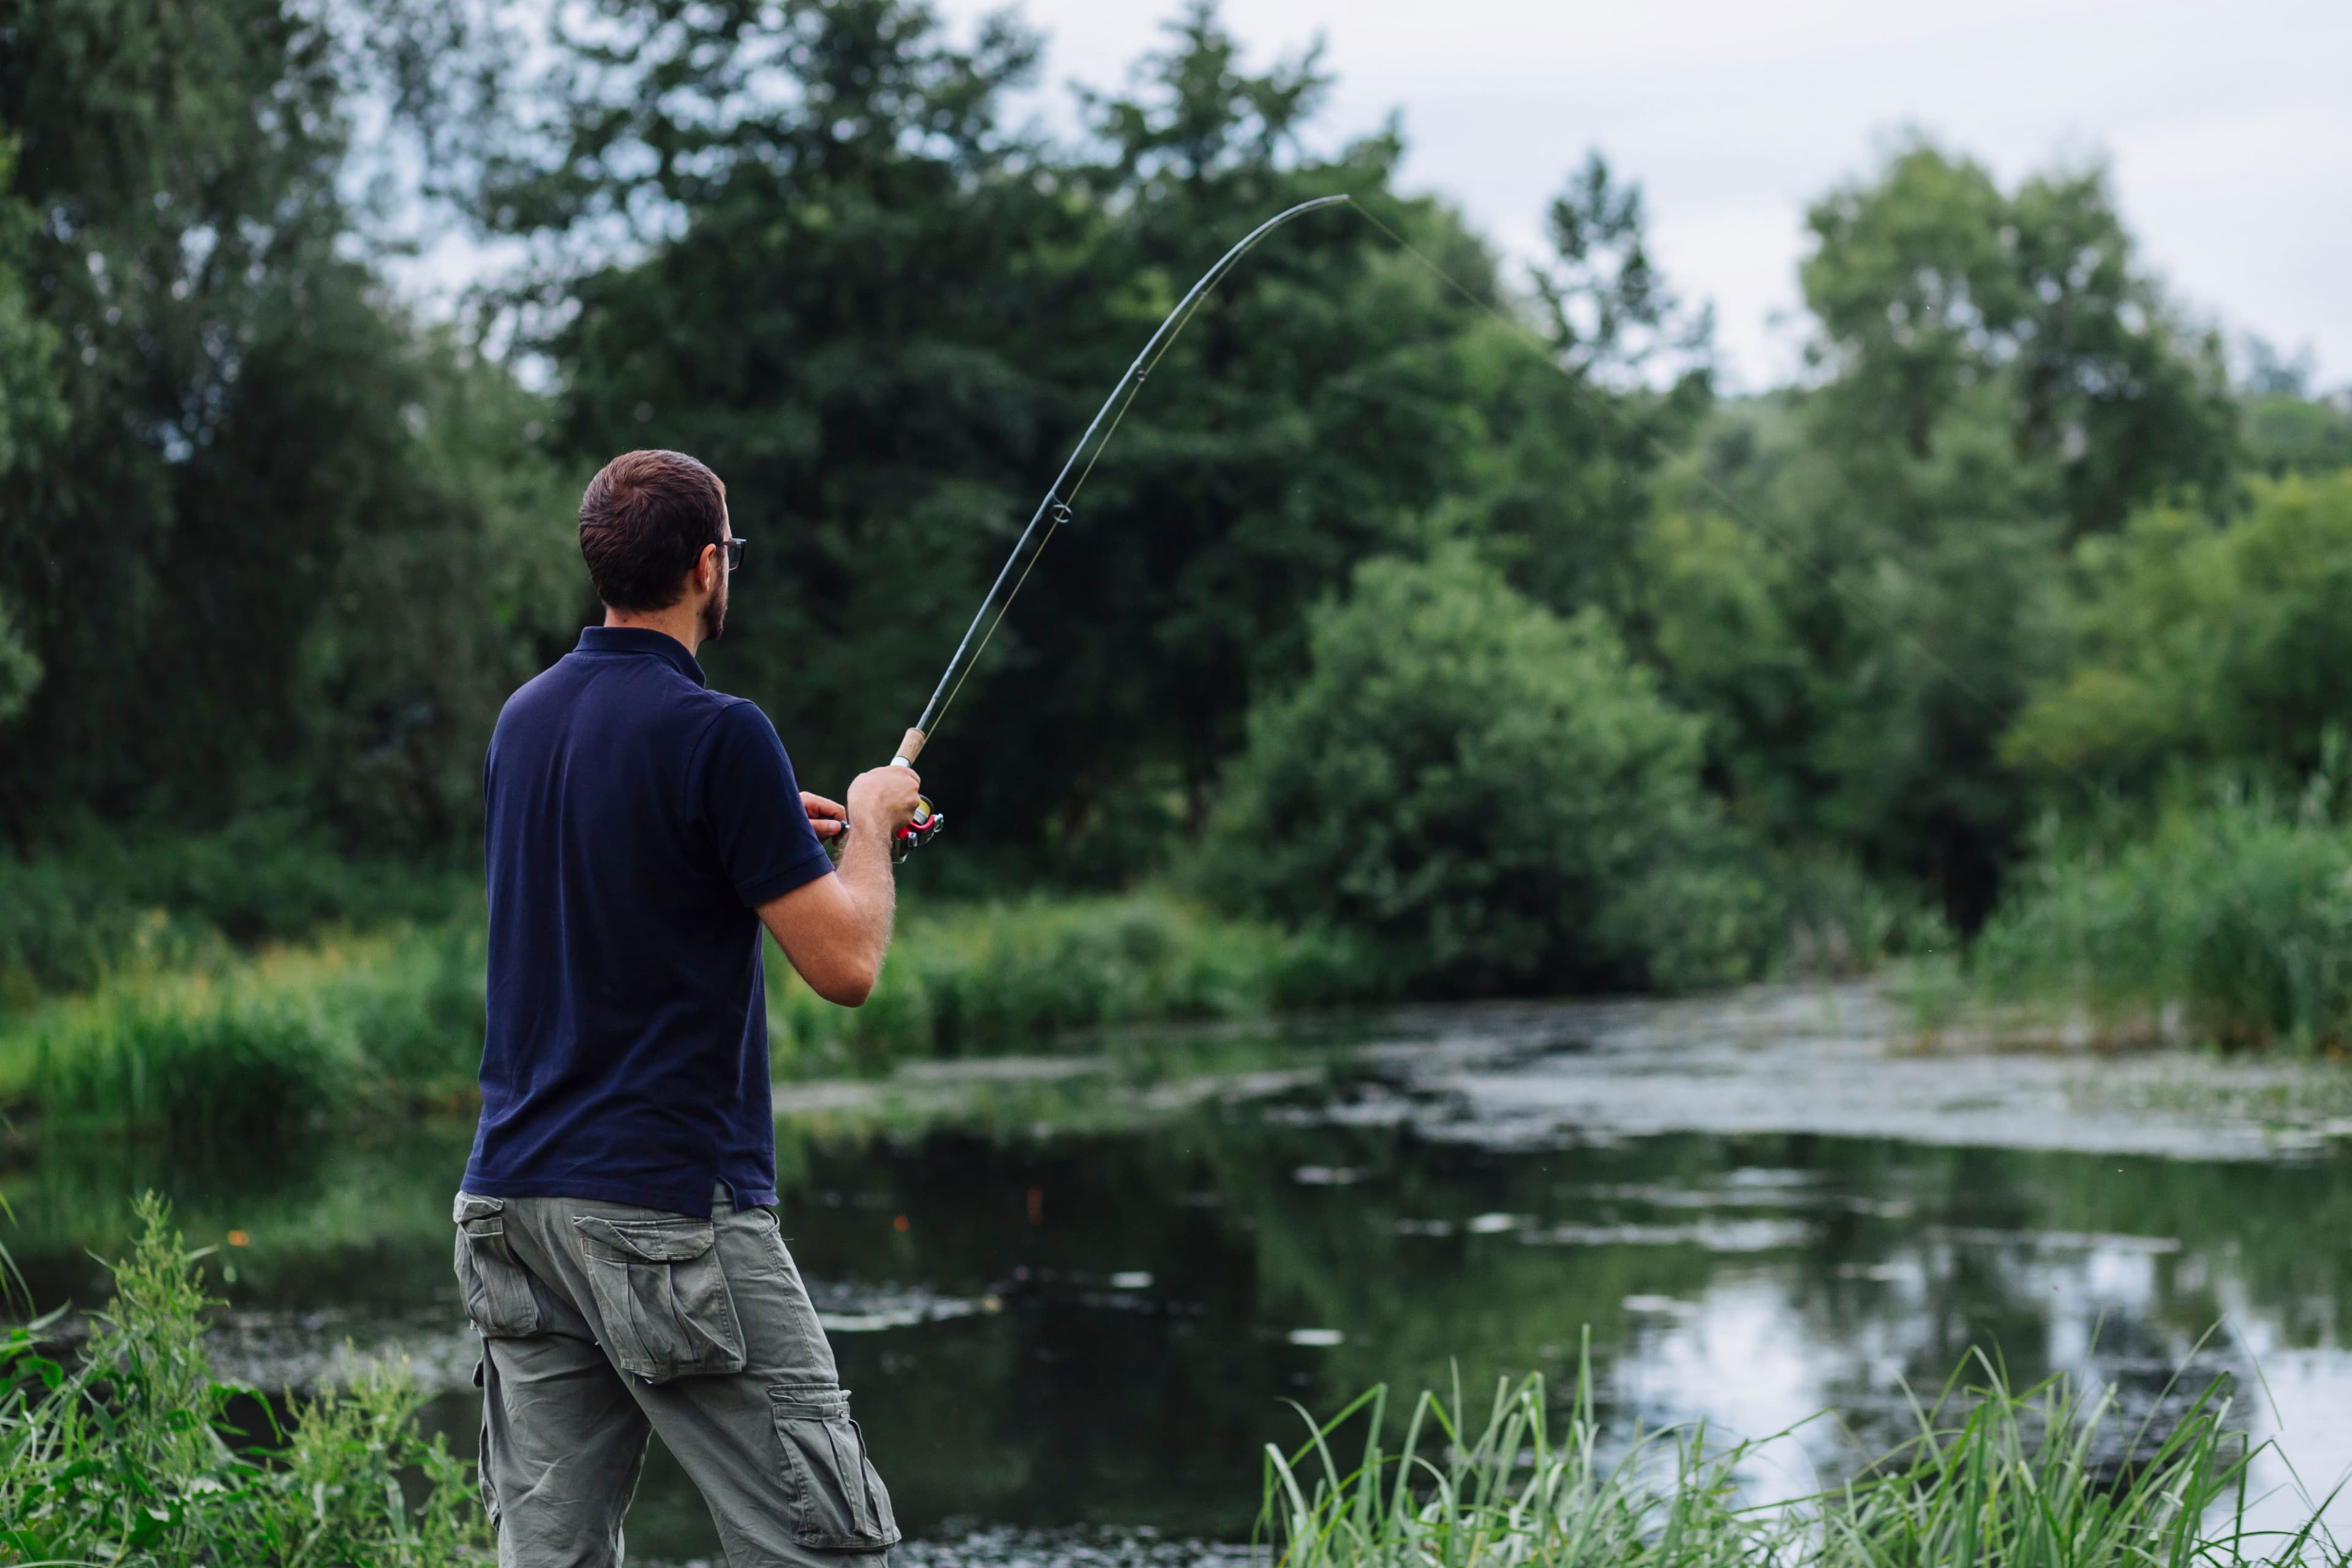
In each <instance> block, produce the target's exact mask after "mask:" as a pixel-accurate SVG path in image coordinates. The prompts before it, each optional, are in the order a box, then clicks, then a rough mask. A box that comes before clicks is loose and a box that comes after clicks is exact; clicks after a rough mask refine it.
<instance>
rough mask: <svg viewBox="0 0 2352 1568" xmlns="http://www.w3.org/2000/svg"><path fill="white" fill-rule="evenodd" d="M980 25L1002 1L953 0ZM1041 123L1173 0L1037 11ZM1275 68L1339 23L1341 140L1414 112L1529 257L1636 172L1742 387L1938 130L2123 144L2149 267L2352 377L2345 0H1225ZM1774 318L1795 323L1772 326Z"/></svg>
mask: <svg viewBox="0 0 2352 1568" xmlns="http://www.w3.org/2000/svg"><path fill="white" fill-rule="evenodd" d="M939 3H940V6H941V9H942V10H943V12H944V13H945V14H946V15H947V16H950V18H953V19H955V20H956V21H957V22H959V23H962V24H968V23H969V22H970V21H971V19H973V18H975V17H977V16H980V15H982V13H983V12H985V11H989V10H992V9H995V8H997V7H996V5H992V4H990V3H988V0H939ZM1021 9H1022V11H1023V14H1024V15H1025V16H1027V17H1028V19H1029V20H1030V21H1031V22H1032V23H1033V24H1034V25H1036V26H1040V27H1042V28H1043V29H1044V30H1045V32H1046V33H1047V35H1048V36H1049V37H1050V40H1051V44H1050V51H1051V52H1050V54H1049V56H1048V58H1047V62H1046V70H1045V87H1044V89H1042V90H1041V91H1040V93H1039V94H1038V95H1037V101H1036V104H1035V105H1034V108H1035V109H1036V110H1037V111H1038V112H1042V113H1045V114H1046V115H1047V116H1048V117H1049V119H1050V120H1052V121H1056V122H1061V123H1066V122H1067V116H1068V110H1067V108H1066V104H1067V94H1066V91H1065V90H1064V84H1066V82H1067V81H1068V80H1069V79H1073V78H1076V79H1083V80H1086V81H1087V82H1089V83H1093V84H1096V85H1100V86H1110V85H1116V84H1118V82H1120V81H1121V80H1122V79H1124V77H1125V73H1126V71H1127V68H1128V67H1129V64H1130V63H1131V62H1133V61H1134V60H1135V59H1136V58H1138V57H1139V55H1141V54H1142V53H1143V52H1144V51H1145V50H1146V49H1147V48H1149V47H1152V46H1153V44H1154V42H1155V39H1156V36H1157V27H1158V25H1159V24H1160V22H1161V21H1163V20H1164V19H1165V18H1166V17H1167V16H1169V15H1171V12H1172V11H1173V9H1174V5H1173V4H1172V0H1171V4H1167V5H1160V4H1151V3H1146V4H1138V3H1136V0H1112V3H1108V4H1106V3H1105V0H1025V3H1024V5H1022V7H1021ZM1223 14H1224V16H1225V19H1226V21H1227V23H1228V25H1229V26H1231V27H1232V28H1233V30H1234V32H1235V33H1236V34H1237V35H1238V36H1239V37H1241V38H1242V39H1243V40H1244V42H1245V43H1246V44H1248V45H1249V47H1250V49H1251V51H1252V58H1253V63H1254V64H1256V65H1263V64H1265V62H1267V61H1269V60H1271V59H1272V58H1275V57H1276V55H1277V54H1281V53H1288V52H1292V51H1295V50H1297V48H1299V47H1303V46H1304V45H1306V44H1307V42H1309V41H1310V40H1311V39H1313V38H1314V37H1317V36H1318V34H1319V35H1320V36H1321V37H1323V38H1324V40H1325V42H1326V45H1327V50H1328V52H1327V54H1326V57H1325V58H1326V64H1327V66H1328V68H1329V69H1330V70H1332V71H1333V72H1334V73H1335V74H1336V75H1337V76H1338V78H1339V82H1338V87H1337V89H1336V92H1335V95H1334V98H1333V100H1332V103H1331V107H1330V109H1329V110H1328V112H1327V114H1326V116H1325V118H1324V121H1323V127H1324V132H1325V135H1326V136H1327V137H1328V140H1329V141H1332V142H1337V141H1339V140H1341V139H1343V138H1344V137H1345V136H1346V135H1348V134H1350V133H1353V132H1360V131H1365V130H1370V129H1372V128H1374V127H1376V126H1377V125H1378V124H1379V123H1380V121H1381V117H1382V116H1383V115H1385V114H1386V113H1387V112H1388V111H1389V110H1391V109H1398V110H1402V112H1403V116H1404V128H1405V133H1406V136H1407V138H1408V140H1409V142H1410V143H1411V148H1412V151H1411V154H1410V157H1409V160H1408V162H1407V163H1406V165H1405V173H1406V183H1407V184H1408V185H1409V186H1411V187H1414V188H1425V189H1434V190H1437V191H1441V192H1443V193H1444V194H1445V195H1449V196H1451V197H1452V198H1454V200H1455V201H1456V202H1457V203H1459V204H1460V205H1462V206H1463V207H1464V208H1465V209H1466V210H1467V212H1468V213H1469V215H1470V216H1471V218H1472V219H1473V220H1474V221H1475V223H1476V224H1477V225H1478V226H1479V227H1480V228H1481V229H1483V230H1484V231H1485V232H1486V234H1488V235H1489V236H1491V237H1494V238H1496V240H1498V241H1500V242H1501V243H1503V244H1504V245H1505V246H1507V247H1511V248H1513V249H1517V250H1524V251H1526V252H1528V253H1529V254H1532V253H1533V251H1534V249H1535V247H1537V245H1538V236H1539V228H1538V225H1539V223H1540V220H1541V215H1542V212H1543V209H1544V205H1545V202H1546V200H1547V198H1548V197H1549V195H1551V193H1552V192H1553V191H1554V190H1556V189H1557V188H1558V186H1559V183H1560V181H1561V179H1562V177H1563V176H1564V175H1565V174H1566V173H1567V172H1568V171H1569V169H1570V168H1571V167H1572V166H1573V165H1575V164H1576V163H1579V162H1580V160H1581V159H1582V156H1583V153H1584V150H1585V149H1586V148H1587V147H1591V146H1598V147H1600V148H1601V150H1602V151H1603V152H1604V153H1607V154H1608V156H1609V158H1610V159H1611V161H1612V163H1614V165H1615V166H1616V167H1617V168H1618V170H1619V171H1620V172H1621V173H1622V174H1628V175H1631V176H1633V177H1635V178H1638V179H1639V180H1640V181H1641V182H1642V184H1643V186H1644V188H1645V190H1646V192H1647V195H1648V199H1649V204H1650V212H1651V219H1652V233H1653V238H1654V251H1655V253H1656V256H1657V258H1658V260H1659V261H1660V262H1661V264H1662V265H1663V266H1664V268H1665V270H1666V272H1667V274H1668V276H1669V277H1670V278H1671V279H1673V280H1674V281H1675V283H1676V285H1677V286H1678V287H1679V288H1681V289H1682V290H1683V291H1684V292H1685V295H1688V296H1692V297H1696V298H1701V299H1710V300H1714V301H1715V303H1716V306H1717V314H1718V317H1719V329H1718V330H1719V342H1720V344H1721V346H1722V348H1723V350H1724V351H1725V357H1726V360H1727V365H1728V368H1729V371H1730V377H1729V380H1730V383H1731V384H1733V385H1734V386H1738V387H1749V388H1752V387H1754V386H1757V385H1759V384H1766V383H1769V382H1771V381H1775V380H1779V379H1782V378H1784V377H1785V376H1786V375H1788V374H1790V371H1791V369H1792V368H1793V366H1794V363H1795V355H1794V350H1793V343H1794V341H1795V330H1794V325H1793V323H1790V322H1789V321H1786V320H1785V317H1786V316H1787V315H1788V313H1790V312H1791V311H1792V310H1793V307H1794V306H1795V303H1796V288H1795V281H1794V267H1795V263H1796V259H1797V257H1798V255H1799V253H1800V248H1801V238H1800V233H1799V223H1800V216H1801V212H1802V209H1803V206H1804V205H1805V203H1806V202H1807V201H1809V200H1811V198H1813V197H1814V196H1817V195H1820V194H1821V193H1822V191H1823V190H1825V189H1827V188H1828V187H1829V186H1830V185H1831V184H1833V183H1835V182H1837V181H1838V180H1840V179H1842V178H1843V177H1846V176H1848V175H1850V174H1854V173H1856V172H1858V171H1860V170H1862V169H1863V168H1864V167H1866V166H1867V165H1868V164H1869V163H1870V162H1871V161H1872V159H1873V157H1874V153H1875V152H1876V150H1877V149H1879V148H1880V147H1882V146H1883V145H1884V144H1885V141H1886V139H1887V138H1888V137H1889V136H1890V134H1892V133H1894V132H1897V131H1899V130H1900V129H1901V128H1902V127H1904V126H1906V125H1914V124H1916V125H1918V126H1921V127H1924V128H1925V129H1927V131H1929V132H1932V133H1933V134H1935V135H1936V136H1937V137H1939V138H1940V139H1942V140H1944V141H1945V142H1948V144H1949V145H1952V146H1954V147H1956V148H1959V149H1962V150H1965V151H1967V152H1969V153H1974V154H1976V155H1977V156H1978V157H1979V158H1982V159H1984V160H1986V161H1988V162H1989V163H1991V165H1992V166H1993V167H1994V169H1995V170H1996V171H1997V172H1998V173H1999V174H2000V176H2001V177H2002V178H2003V180H2004V181H2007V180H2012V179H2014V178H2015V177H2016V176H2017V175H2018V174H2021V173H2023V172H2024V171H2027V170H2029V169H2032V168H2034V167H2037V166H2039V165H2042V164H2044V163H2048V162H2050V161H2051V160H2052V159H2053V158H2055V157H2060V156H2073V157H2079V156H2081V155H2083V154H2085V153H2097V152H2104V153H2106V154H2107V155H2108V156H2109V157H2110V158H2111V159H2112V160H2113V163H2114V168H2115V173H2116V186H2117V189H2118V190H2119V191H2120V193H2121V195H2122V202H2123V208H2124V215H2125V218H2126V222H2127V223H2128V224H2129V225H2130V226H2131V228H2132V229H2133V231H2134V232H2135V233H2136V234H2137V236H2138V237H2139V239H2140V242H2141V247H2142V256H2143V259H2144V261H2145V262H2147V263H2148V264H2151V265H2153V266H2154V267H2155V268H2157V269H2158V271H2160V272H2161V273H2162V274H2163V275H2164V276H2165V277H2166V278H2167V279H2168V280H2169V282H2170V284H2171V286H2172V288H2173V289H2174V291H2175V292H2176V294H2177V295H2178V296H2179V298H2181V299H2183V300H2186V301H2187V302H2188V303H2189V305H2190V306H2191V307H2192V308H2194V309H2196V310H2199V311H2200V312H2202V313H2203V314H2205V315H2207V316H2209V317H2212V318H2218V319H2219V320H2220V321H2222V322H2223V323H2224V324H2225V325H2226V326H2228V327H2230V328H2231V329H2232V330H2233V331H2237V330H2251V331H2256V332H2259V333H2261V334H2262V335H2263V336H2264V337H2266V338H2269V339H2271V340H2272V341H2273V342H2275V343H2276V344H2277V345H2278V346H2279V347H2280V348H2282V349H2283V350H2285V351H2288V352H2290V353H2292V352H2293V351H2294V350H2295V349H2296V348H2298V347H2300V346H2303V345H2306V344H2307V345H2309V346H2310V347H2311V348H2312V349H2313V350H2315V353H2316V355H2317V358H2318V361H2319V380H2320V384H2322V385H2324V386H2336V385H2339V384H2344V383H2347V382H2352V0H2232V3H2231V4H2227V5H2223V4H2213V3H2205V4H2145V3H2144V4H2118V3H2114V0H1974V3H1972V4H1963V5H1916V4H1909V3H1906V0H1780V3H1778V4H1771V5H1759V4H1757V3H1756V0H1650V3H1648V4H1635V5H1628V4H1624V3H1623V0H1612V3H1611V4H1607V5H1602V4H1596V3H1592V0H1347V3H1346V4H1344V5H1343V4H1337V3H1335V0H1226V4H1225V5H1224V12H1223ZM1776 315H1780V316H1781V317H1783V318H1784V319H1783V321H1781V324H1780V325H1778V326H1776V325H1775V324H1774V318H1775V316H1776Z"/></svg>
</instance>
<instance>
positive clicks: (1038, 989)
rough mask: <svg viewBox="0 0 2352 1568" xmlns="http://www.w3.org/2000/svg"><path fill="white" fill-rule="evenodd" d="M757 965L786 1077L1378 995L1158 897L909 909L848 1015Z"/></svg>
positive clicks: (1350, 975)
mask: <svg viewBox="0 0 2352 1568" xmlns="http://www.w3.org/2000/svg"><path fill="white" fill-rule="evenodd" d="M769 956H770V960H771V963H770V965H769V979H770V985H769V1011H768V1022H769V1036H770V1039H771V1040H772V1043H773V1047H774V1049H775V1050H776V1052H777V1055H778V1058H779V1061H780V1065H781V1064H793V1066H796V1067H797V1068H800V1069H801V1070H824V1069H826V1068H832V1067H847V1068H861V1067H862V1068H877V1067H881V1066H885V1065H887V1064H888V1063H890V1062H893V1061H898V1060H902V1059H906V1058H919V1057H927V1056H956V1055H962V1054H978V1053H983V1052H992V1051H1000V1052H1001V1051H1005V1050H1034V1049H1041V1048H1046V1047H1050V1046H1051V1045H1052V1044H1053V1042H1054V1039H1055V1037H1056V1036H1057V1035H1062V1034H1066V1033H1068V1032H1071V1031H1075V1030H1086V1029H1096V1028H1101V1027H1105V1026H1117V1025H1125V1024H1147V1023H1162V1022H1176V1021H1183V1020H1195V1019H1218V1018H1254V1017H1262V1016H1266V1015H1268V1014H1271V1013H1274V1012H1277V1011H1279V1010H1282V1009H1284V1008H1289V1007H1301V1006H1316V1005H1336V1004H1339V1003H1348V1002H1364V1001H1376V1000H1381V999H1384V998H1386V997H1387V996H1389V995H1391V994H1393V984H1392V979H1391V976H1390V975H1389V974H1388V973H1385V972H1384V971H1382V970H1381V968H1380V967H1379V966H1378V965H1376V964H1374V963H1371V962H1370V961H1369V959H1368V957H1367V955H1366V954H1365V953H1364V952H1363V951H1362V950H1360V949H1359V948H1357V947H1356V946H1354V945H1352V944H1350V943H1349V942H1346V941H1345V940H1343V939H1340V938H1336V937H1332V936H1328V935H1325V934H1322V933H1319V932H1306V933H1297V934H1294V933H1289V932H1285V931H1281V930H1279V929H1277V928H1276V927H1273V926H1268V925H1261V924H1258V923H1256V922H1254V921H1235V920H1230V919H1225V918H1223V917H1220V916H1215V915H1212V914H1209V913H1207V912H1205V911H1203V910H1201V909H1199V908H1197V907H1196V906H1193V905H1192V904H1189V903H1186V902H1184V901H1182V900H1177V899H1173V898H1171V897H1168V896H1165V895H1162V894H1158V893H1136V894H1128V895H1123V896H1118V897H1091V898H1052V897H1043V896H1040V897H1033V898H1029V899H1025V900H1019V901H1017V902H1009V903H995V904H977V905H971V904H967V905H950V906H947V907H944V908H940V909H935V910H915V911H911V912H910V913H908V915H907V916H906V917H905V918H904V919H903V920H902V921H901V924H900V929H899V932H898V940H897V942H895V943H894V944H893V946H892V948H891V951H890V954H889V957H888V959H887V962H886V963H885V964H884V967H883V973H882V977H881V980H880V982H879V983H878V984H877V985H876V987H875V991H874V994H873V996H872V997H871V998H870V999H869V1000H868V1001H867V1002H866V1005H865V1006H864V1007H862V1008H857V1009H856V1010H851V1009H846V1008H840V1007H835V1006H832V1005H829V1004H827V1003H825V1002H824V1001H822V1000H820V999H819V998H818V997H817V996H816V995H815V994H813V993H812V992H810V991H809V990H808V988H807V987H806V986H804V985H802V984H799V982H798V981H797V980H796V979H795V978H794V977H793V975H792V973H791V972H790V970H789V968H788V967H787V966H786V965H784V964H783V963H782V960H781V958H780V957H779V956H778V955H777V954H776V953H775V952H773V950H772V949H770V952H769ZM786 1070H791V1068H790V1067H787V1068H786Z"/></svg>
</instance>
